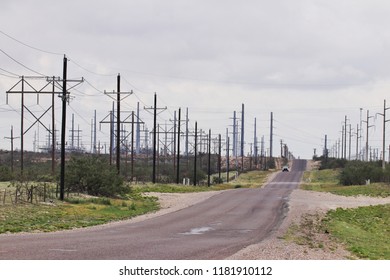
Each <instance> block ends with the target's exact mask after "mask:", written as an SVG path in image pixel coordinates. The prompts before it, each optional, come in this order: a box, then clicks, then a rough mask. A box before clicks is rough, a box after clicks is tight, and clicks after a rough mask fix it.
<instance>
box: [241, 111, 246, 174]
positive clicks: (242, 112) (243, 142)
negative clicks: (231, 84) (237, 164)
mask: <svg viewBox="0 0 390 280" xmlns="http://www.w3.org/2000/svg"><path fill="white" fill-rule="evenodd" d="M241 107H242V110H241V171H244V144H245V137H244V126H245V121H244V117H245V112H244V110H245V109H244V104H242V105H241Z"/></svg>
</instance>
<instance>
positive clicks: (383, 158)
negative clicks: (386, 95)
mask: <svg viewBox="0 0 390 280" xmlns="http://www.w3.org/2000/svg"><path fill="white" fill-rule="evenodd" d="M388 109H390V107H389V108H386V99H385V100H384V101H383V114H381V113H378V115H381V116H383V136H382V137H383V139H382V169H383V170H385V169H386V158H385V153H386V150H385V149H386V147H385V145H386V122H388V121H390V120H386V111H387V110H388Z"/></svg>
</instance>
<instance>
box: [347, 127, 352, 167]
mask: <svg viewBox="0 0 390 280" xmlns="http://www.w3.org/2000/svg"><path fill="white" fill-rule="evenodd" d="M351 148H352V127H351V124H349V150H348V160H351Z"/></svg>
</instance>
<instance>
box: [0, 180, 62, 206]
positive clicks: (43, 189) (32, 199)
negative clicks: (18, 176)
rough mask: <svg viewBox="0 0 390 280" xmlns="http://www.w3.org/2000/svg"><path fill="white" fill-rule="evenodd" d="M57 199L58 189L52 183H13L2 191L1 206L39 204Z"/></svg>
mask: <svg viewBox="0 0 390 280" xmlns="http://www.w3.org/2000/svg"><path fill="white" fill-rule="evenodd" d="M56 197H57V187H56V186H55V185H53V184H51V183H25V182H17V183H11V184H10V185H9V186H8V187H6V188H3V189H0V205H16V204H22V203H32V204H38V203H42V202H49V201H50V200H52V199H55V198H56Z"/></svg>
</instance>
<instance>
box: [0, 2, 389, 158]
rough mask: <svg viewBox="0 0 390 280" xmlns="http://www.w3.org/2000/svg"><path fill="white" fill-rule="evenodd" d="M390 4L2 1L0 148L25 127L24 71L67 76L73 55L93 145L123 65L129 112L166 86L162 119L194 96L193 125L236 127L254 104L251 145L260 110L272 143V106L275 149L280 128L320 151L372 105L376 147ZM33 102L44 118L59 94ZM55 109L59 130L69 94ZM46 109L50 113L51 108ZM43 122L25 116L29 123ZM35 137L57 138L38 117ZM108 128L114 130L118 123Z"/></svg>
mask: <svg viewBox="0 0 390 280" xmlns="http://www.w3.org/2000/svg"><path fill="white" fill-rule="evenodd" d="M389 14H390V2H388V1H384V0H383V1H380V0H371V1H363V0H343V1H333V0H324V1H320V0H310V1H309V0H295V1H288V0H280V1H266V0H257V1H255V0H246V1H233V0H223V1H222V0H207V1H203V0H197V1H194V0H189V1H184V0H181V1H180V0H166V1H157V0H152V1H148V0H142V1H141V0H120V1H119V0H111V1H101V0H93V1H92V0H77V1H75V0H68V1H53V0H51V1H48V0H37V1H28V0H17V1H15V0H12V1H8V0H2V3H1V10H0V47H1V52H0V92H1V94H0V117H1V120H2V121H1V123H0V148H2V149H9V148H10V141H9V140H7V139H4V137H9V136H10V128H11V126H13V127H14V130H15V137H16V136H19V134H20V111H21V108H20V95H17V94H14V95H12V96H11V95H10V96H9V98H8V104H7V101H6V91H7V90H9V89H11V87H12V86H13V85H14V84H16V83H17V82H18V81H19V80H20V78H19V77H18V76H21V75H25V76H37V75H45V76H62V62H63V56H64V54H66V56H67V58H68V59H69V62H68V78H80V77H83V78H84V79H85V82H84V83H83V84H82V85H80V86H78V87H77V88H76V89H75V90H73V91H72V96H74V98H73V99H72V100H71V102H70V105H69V106H68V130H69V129H71V121H70V119H71V115H72V114H74V118H75V124H76V126H77V128H78V127H79V128H80V130H82V133H81V134H82V135H81V136H82V142H83V145H84V146H85V147H86V149H87V150H89V149H90V143H91V142H90V141H91V140H90V139H91V119H92V118H93V114H94V110H97V119H98V121H101V120H103V119H104V117H105V116H106V115H107V114H108V112H109V111H110V110H111V107H112V99H110V97H108V96H107V95H105V94H104V93H103V92H104V90H106V91H112V90H115V89H116V76H117V74H118V73H120V75H121V81H122V82H121V90H122V91H130V90H133V91H134V94H133V95H131V96H129V97H127V98H126V99H125V100H123V103H122V104H123V105H122V108H123V110H124V111H131V110H134V109H135V108H136V105H137V102H140V106H141V108H142V109H143V107H149V106H152V105H153V94H154V92H156V93H157V95H158V106H159V107H165V106H166V107H167V110H166V111H164V112H162V113H161V114H160V115H159V123H161V124H163V125H165V123H167V124H168V125H169V124H170V119H172V118H173V114H174V111H175V110H178V108H180V107H181V108H182V111H185V109H186V108H188V110H189V119H190V127H191V128H193V127H194V123H195V121H198V127H199V128H201V129H203V130H208V129H211V130H212V132H213V134H218V133H221V134H223V136H225V133H226V128H228V129H229V131H232V119H231V118H232V117H233V111H237V114H240V111H241V104H245V142H246V143H247V145H246V147H245V153H248V152H249V150H250V143H253V132H254V128H253V126H254V118H256V119H257V132H258V137H259V138H261V136H263V135H264V137H265V139H266V146H267V147H269V134H270V132H269V128H270V113H271V112H273V114H274V118H275V122H274V124H275V129H274V133H275V135H274V154H278V153H279V148H278V147H279V146H278V145H279V143H280V140H281V139H282V140H283V142H285V143H287V145H288V146H289V148H290V150H291V151H292V152H293V153H294V155H295V156H297V157H298V156H300V157H301V158H310V157H311V156H312V155H313V149H317V152H318V153H321V152H322V149H323V146H324V135H325V134H327V135H328V139H329V143H328V145H329V147H332V146H333V145H334V144H335V142H336V141H337V140H338V139H339V138H341V130H342V123H343V121H344V118H345V116H347V118H348V125H349V124H351V126H352V127H353V128H354V129H355V131H353V133H356V125H357V124H360V116H361V114H362V116H363V118H365V117H366V114H367V110H369V112H370V116H373V118H370V125H375V126H373V127H372V128H370V130H369V139H370V146H372V147H373V148H379V147H381V137H382V132H381V131H382V121H383V117H382V116H380V115H376V114H377V113H380V112H383V101H384V99H386V98H387V96H388V95H389V93H390V76H389V73H390V51H389V50H390V31H389V30H390V17H389V16H388V15H389ZM33 82H34V83H39V81H33ZM388 103H389V104H390V99H389V101H388ZM26 106H28V107H29V108H30V109H31V111H32V112H34V113H35V114H36V115H37V116H40V115H41V114H42V113H43V112H44V111H45V110H46V109H47V106H50V97H49V96H42V97H41V98H40V102H39V104H37V100H36V96H28V97H26ZM55 108H56V112H57V113H56V118H57V127H58V128H59V127H60V113H61V104H60V99H59V98H58V100H56V106H55ZM123 114H124V115H125V114H126V113H123ZM141 118H142V119H143V120H144V121H145V123H146V124H147V126H148V127H149V128H150V129H151V128H152V116H151V115H150V114H149V113H148V112H146V111H145V110H141ZM42 121H43V122H46V123H47V124H48V125H49V124H50V114H47V115H45V116H44V117H42ZM33 122H34V119H33V117H32V116H31V115H29V114H26V115H25V126H26V127H28V126H29V125H30V124H32V123H33ZM363 124H364V123H363ZM68 133H69V132H68ZM363 133H364V134H365V131H363ZM25 137H26V138H25V139H26V141H28V143H27V142H26V144H25V146H26V148H28V149H33V144H32V141H33V140H34V138H35V139H36V140H37V141H38V140H39V145H41V146H42V145H45V143H46V138H47V132H45V130H44V128H43V127H42V126H40V128H38V126H34V128H32V129H31V130H30V131H29V132H27V133H26V136H25ZM354 137H356V136H354ZM67 138H68V137H67ZM27 139H28V140H27ZM352 139H354V138H352ZM388 139H389V142H390V133H389V134H388ZM98 140H101V141H102V142H107V141H108V126H107V125H104V124H103V125H102V127H101V131H99V133H98ZM352 141H353V143H355V142H354V141H356V138H355V140H352ZM363 141H365V138H363ZM388 144H389V143H387V145H388ZM15 147H16V148H18V147H20V143H19V141H18V140H15ZM352 151H355V145H353V147H352Z"/></svg>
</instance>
